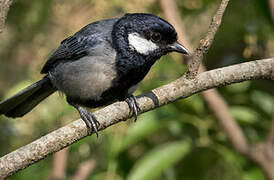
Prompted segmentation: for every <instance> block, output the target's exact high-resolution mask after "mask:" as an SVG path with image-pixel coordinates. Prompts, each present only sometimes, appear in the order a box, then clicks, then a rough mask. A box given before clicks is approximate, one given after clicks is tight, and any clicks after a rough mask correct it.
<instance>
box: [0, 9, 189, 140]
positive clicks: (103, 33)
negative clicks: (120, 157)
mask: <svg viewBox="0 0 274 180" xmlns="http://www.w3.org/2000/svg"><path fill="white" fill-rule="evenodd" d="M170 52H178V53H182V54H184V55H189V52H188V50H187V49H186V48H185V47H184V46H183V45H182V44H180V43H179V42H178V37H177V32H176V30H175V28H174V27H173V26H172V25H171V24H170V23H169V22H167V21H166V20H164V19H162V18H160V17H159V16H156V15H153V14H148V13H127V14H125V15H123V16H122V17H120V18H112V19H104V20H100V21H96V22H92V23H90V24H88V25H86V26H85V27H83V28H82V29H80V30H79V31H78V32H76V33H75V34H73V35H71V36H69V37H68V38H66V39H64V40H63V41H61V43H60V45H59V47H58V48H57V49H56V50H55V52H54V53H52V55H51V56H49V58H48V60H47V61H46V63H45V64H44V66H43V67H42V70H41V72H40V73H41V74H43V75H44V77H43V78H42V79H41V80H39V81H37V82H35V83H34V84H32V85H30V86H28V87H26V88H25V89H23V90H21V91H19V92H18V93H17V94H15V95H13V96H11V97H10V98H8V99H6V100H4V101H2V102H0V115H5V116H7V117H11V118H17V117H22V116H24V115H25V114H26V113H28V112H30V111H31V110H32V109H33V108H34V107H35V106H36V105H38V104H39V103H40V102H41V101H43V100H44V99H45V98H47V97H48V96H49V95H51V94H53V93H54V92H56V91H59V92H61V93H62V94H65V97H66V101H67V102H68V104H69V105H71V106H73V107H74V108H75V109H76V110H77V111H78V112H79V114H80V117H81V119H82V120H83V121H84V122H85V124H86V126H87V129H88V130H89V131H93V132H95V133H96V135H97V137H98V127H99V126H100V123H99V122H98V121H97V120H96V119H95V117H94V116H93V114H92V113H91V112H90V111H88V110H87V108H97V107H101V106H106V105H109V104H111V103H113V102H115V101H126V102H127V103H128V106H129V108H130V111H131V113H133V115H134V116H135V121H136V120H137V116H138V111H139V106H138V103H137V101H136V98H135V97H134V96H133V95H132V94H133V92H134V91H135V90H136V89H137V87H138V85H139V83H140V82H141V81H142V80H143V79H144V77H145V76H146V75H147V73H148V72H149V70H150V68H151V67H152V66H153V64H154V63H155V62H156V61H157V60H158V59H160V58H161V57H162V56H164V55H166V54H167V53H170Z"/></svg>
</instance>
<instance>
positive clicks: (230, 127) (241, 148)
mask: <svg viewBox="0 0 274 180" xmlns="http://www.w3.org/2000/svg"><path fill="white" fill-rule="evenodd" d="M160 3H161V7H162V10H163V12H164V15H165V17H166V19H167V20H168V21H169V22H171V24H172V25H174V27H175V28H176V30H177V32H178V35H179V39H180V41H182V42H183V44H184V45H185V44H187V46H188V48H191V47H192V46H191V44H190V43H189V41H188V40H187V38H186V37H188V36H187V35H186V33H185V31H184V30H183V25H182V24H183V23H182V20H181V18H180V16H179V14H178V8H177V6H176V3H175V1H174V0H169V1H166V0H160ZM219 9H220V8H219ZM217 13H218V11H217ZM215 16H217V15H215ZM220 18H221V17H220ZM212 24H214V23H212ZM216 30H217V28H215V31H216ZM209 32H211V31H209ZM180 37H184V39H181V38H180ZM206 37H209V35H207V36H206ZM210 37H211V38H212V39H213V37H214V36H210ZM197 52H198V51H196V52H195V53H197ZM194 56H195V55H194ZM201 71H202V72H204V71H206V68H205V67H204V66H203V65H201ZM201 94H202V96H203V98H204V100H205V101H206V102H207V104H208V105H209V108H210V109H211V110H212V111H213V113H214V114H215V116H216V118H217V120H218V122H219V123H220V125H221V127H222V128H223V129H224V131H225V132H226V133H227V135H228V137H229V140H230V141H231V143H232V145H233V147H234V148H235V150H236V151H238V152H240V153H246V152H247V150H248V146H249V145H248V142H247V139H246V137H245V136H244V134H243V132H242V130H241V128H240V127H239V125H238V124H237V123H236V121H235V119H234V118H233V117H232V116H231V114H230V113H229V108H228V106H227V103H226V101H225V100H224V99H223V97H222V96H221V95H220V94H219V93H218V91H217V90H216V89H210V90H207V91H203V92H202V93H201Z"/></svg>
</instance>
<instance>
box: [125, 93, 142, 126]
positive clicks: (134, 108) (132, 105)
mask: <svg viewBox="0 0 274 180" xmlns="http://www.w3.org/2000/svg"><path fill="white" fill-rule="evenodd" d="M126 102H127V104H128V106H129V109H130V112H132V113H133V115H134V121H135V122H136V121H137V116H138V111H140V108H139V106H138V103H137V101H136V98H135V97H134V96H133V95H130V96H129V97H128V98H126Z"/></svg>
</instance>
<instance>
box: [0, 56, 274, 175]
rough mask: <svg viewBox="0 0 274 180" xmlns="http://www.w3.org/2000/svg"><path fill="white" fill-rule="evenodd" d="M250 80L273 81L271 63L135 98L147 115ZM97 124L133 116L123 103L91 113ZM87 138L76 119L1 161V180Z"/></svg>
mask: <svg viewBox="0 0 274 180" xmlns="http://www.w3.org/2000/svg"><path fill="white" fill-rule="evenodd" d="M252 79H272V80H273V79H274V59H264V60H257V61H252V62H247V63H242V64H238V65H233V66H228V67H224V68H219V69H215V70H211V71H207V72H204V73H201V74H199V75H198V76H197V77H196V78H195V79H192V80H189V79H186V78H185V77H181V78H179V79H177V80H175V81H173V82H171V83H169V84H167V85H164V86H162V87H159V88H156V89H154V90H152V91H151V92H149V93H147V94H144V95H140V96H138V97H137V102H138V104H139V106H140V110H141V112H140V113H142V112H146V111H149V110H152V109H154V108H157V107H159V106H163V105H165V104H168V103H171V102H173V101H175V100H178V99H181V98H185V97H188V96H191V95H193V94H195V93H198V92H201V91H203V90H207V89H210V88H214V87H219V86H224V85H228V84H232V83H237V82H242V81H245V80H252ZM94 116H95V118H96V119H97V120H98V121H99V122H100V126H99V128H98V129H99V131H101V130H103V129H105V128H107V127H109V126H111V125H113V124H116V123H118V122H120V121H124V120H126V119H128V118H129V117H131V116H132V114H130V111H129V108H128V105H127V103H126V102H116V103H114V104H112V105H109V106H107V107H105V108H103V109H100V110H98V111H96V112H94ZM86 136H88V133H87V128H86V125H85V123H84V122H83V121H82V120H81V119H79V120H75V121H73V122H72V123H70V124H68V125H66V126H64V127H62V128H60V129H57V130H55V131H53V132H51V133H49V134H47V135H45V136H43V137H41V138H40V139H38V140H36V141H34V142H32V143H30V144H28V145H26V146H23V147H21V148H19V149H17V150H15V151H13V152H11V153H9V154H7V155H5V156H3V157H1V158H0V178H4V177H7V176H10V175H12V174H14V173H15V172H17V171H19V170H21V169H24V168H26V167H28V166H29V165H31V164H33V163H35V162H37V161H39V160H41V159H43V158H45V157H46V156H47V155H49V154H52V153H53V152H56V151H59V150H60V149H62V148H65V147H66V146H68V145H70V144H72V143H74V142H76V141H79V140H80V139H82V138H84V137H86Z"/></svg>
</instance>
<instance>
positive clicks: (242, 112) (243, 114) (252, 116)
mask: <svg viewBox="0 0 274 180" xmlns="http://www.w3.org/2000/svg"><path fill="white" fill-rule="evenodd" d="M230 112H231V113H232V116H233V117H234V118H236V119H237V120H238V121H240V122H242V123H248V124H251V123H254V122H256V121H257V120H258V114H257V113H256V112H255V111H254V110H253V109H251V108H248V107H244V106H233V107H231V108H230Z"/></svg>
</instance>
